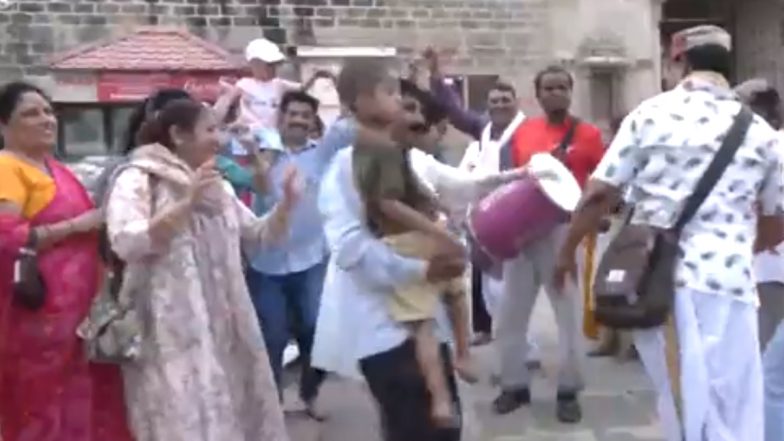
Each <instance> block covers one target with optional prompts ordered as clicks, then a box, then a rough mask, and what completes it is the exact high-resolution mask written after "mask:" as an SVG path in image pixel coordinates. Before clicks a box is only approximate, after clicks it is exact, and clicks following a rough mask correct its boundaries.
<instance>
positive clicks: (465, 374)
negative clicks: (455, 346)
mask: <svg viewBox="0 0 784 441" xmlns="http://www.w3.org/2000/svg"><path fill="white" fill-rule="evenodd" d="M455 371H457V375H458V376H459V377H460V378H461V379H462V380H463V381H465V382H466V383H468V384H476V383H477V382H479V374H477V373H476V367H475V366H474V360H473V359H472V358H471V356H470V355H466V356H463V357H459V358H457V359H456V360H455Z"/></svg>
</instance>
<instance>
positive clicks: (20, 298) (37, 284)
mask: <svg viewBox="0 0 784 441" xmlns="http://www.w3.org/2000/svg"><path fill="white" fill-rule="evenodd" d="M37 247H38V234H36V232H35V230H33V229H32V228H31V229H30V234H29V235H28V238H27V243H26V244H25V246H24V247H22V248H21V249H20V250H19V254H18V255H17V256H16V260H15V261H14V283H13V300H14V303H15V304H17V305H19V306H21V307H24V308H26V309H30V310H33V311H35V310H38V309H40V308H41V307H43V306H44V303H45V302H46V284H45V283H44V279H43V277H42V276H41V271H40V270H39V269H38V251H37V250H36V248H37Z"/></svg>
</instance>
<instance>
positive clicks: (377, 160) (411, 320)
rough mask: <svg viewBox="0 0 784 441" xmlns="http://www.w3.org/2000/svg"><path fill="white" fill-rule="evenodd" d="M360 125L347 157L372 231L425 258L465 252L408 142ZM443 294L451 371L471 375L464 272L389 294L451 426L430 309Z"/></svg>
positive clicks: (437, 409) (436, 408) (436, 411)
mask: <svg viewBox="0 0 784 441" xmlns="http://www.w3.org/2000/svg"><path fill="white" fill-rule="evenodd" d="M365 130H366V129H365ZM363 132H364V133H361V134H360V136H359V140H358V142H357V143H356V145H355V147H354V150H353V156H354V157H353V160H352V163H353V167H354V179H355V181H356V185H357V188H358V189H359V192H360V194H361V197H362V199H363V202H364V205H365V210H366V216H367V220H368V225H369V226H370V229H371V231H373V232H374V233H375V234H376V235H378V237H380V238H381V239H382V240H383V241H384V242H385V243H387V244H388V245H389V246H390V247H391V248H392V249H394V250H395V251H396V252H397V253H398V254H400V255H402V256H407V257H412V258H418V259H422V260H430V259H432V258H433V257H434V256H435V255H436V253H437V252H438V250H444V249H448V250H452V253H454V254H453V257H454V258H455V259H463V258H464V253H465V252H464V248H463V246H462V244H461V243H460V241H459V239H457V238H456V237H455V236H453V235H452V234H450V232H449V231H448V229H447V227H446V222H445V221H444V216H443V215H442V213H441V210H440V209H439V206H438V203H437V201H436V198H435V195H433V194H432V193H431V192H430V191H429V190H428V189H427V188H425V187H424V186H423V185H422V184H421V183H420V182H419V180H418V179H417V178H416V176H415V175H414V173H413V171H412V169H411V165H410V163H409V159H408V151H407V150H408V149H407V148H406V147H404V146H400V145H397V144H395V143H394V142H392V141H391V140H383V135H381V134H378V135H379V136H378V137H376V136H373V135H375V134H370V133H369V132H367V131H364V130H363ZM368 144H371V145H368ZM450 254H451V253H450ZM444 258H450V256H449V255H447V256H444ZM442 298H443V299H445V300H446V302H445V303H446V305H447V307H448V308H447V311H448V313H449V317H450V321H451V322H452V328H453V330H454V333H455V336H454V337H455V343H456V357H455V363H454V364H455V370H456V371H457V373H458V374H459V375H460V377H461V378H463V379H464V380H465V381H467V382H476V381H477V376H476V374H475V372H474V369H473V366H472V364H473V363H472V360H471V355H470V352H469V343H468V341H469V336H468V332H469V331H468V311H467V306H466V287H465V280H464V278H462V277H460V278H456V279H453V280H450V281H448V282H443V283H428V282H419V283H412V284H410V285H408V286H401V287H399V288H398V289H397V291H396V292H395V295H394V296H392V297H391V299H390V303H389V310H390V314H391V316H392V317H393V319H395V320H397V321H399V322H402V323H405V324H406V325H408V326H409V327H410V329H411V333H412V335H413V338H414V341H415V346H416V353H417V361H418V363H419V365H420V368H421V370H422V372H423V376H424V378H425V381H426V384H427V386H428V389H429V390H430V394H431V396H432V416H433V418H434V419H435V421H436V422H437V423H438V424H440V425H447V426H448V425H453V424H454V423H455V422H456V418H457V415H456V414H455V409H454V408H453V404H452V400H451V398H450V393H449V388H448V385H447V381H446V376H445V374H444V371H443V365H442V363H441V358H440V354H439V350H440V349H439V341H438V339H437V337H436V327H435V314H436V311H437V307H438V304H439V302H441V300H442Z"/></svg>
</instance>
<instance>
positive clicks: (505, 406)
mask: <svg viewBox="0 0 784 441" xmlns="http://www.w3.org/2000/svg"><path fill="white" fill-rule="evenodd" d="M528 404H531V391H530V390H528V389H518V390H505V391H501V395H499V396H498V398H496V399H495V400H494V401H493V410H495V413H497V414H499V415H506V414H508V413H512V412H514V411H515V410H517V409H519V408H521V407H522V406H525V405H528Z"/></svg>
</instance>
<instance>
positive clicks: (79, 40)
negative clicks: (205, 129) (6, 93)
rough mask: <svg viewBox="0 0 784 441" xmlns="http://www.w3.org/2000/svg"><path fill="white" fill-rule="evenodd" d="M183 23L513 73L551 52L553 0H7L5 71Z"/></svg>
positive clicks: (1, 56) (0, 55) (218, 38)
mask: <svg viewBox="0 0 784 441" xmlns="http://www.w3.org/2000/svg"><path fill="white" fill-rule="evenodd" d="M139 25H181V26H187V27H188V28H190V29H191V30H192V31H193V32H194V33H196V34H198V35H201V36H203V37H205V38H207V39H208V40H210V41H213V42H215V43H218V44H220V45H222V46H223V47H225V48H227V49H229V50H231V51H236V52H239V51H241V49H242V47H243V46H244V45H245V43H246V42H247V41H248V40H250V39H252V38H255V37H258V36H261V35H264V36H266V37H268V38H270V39H272V40H274V41H276V42H278V43H281V44H284V45H341V46H342V45H354V46H363V45H364V46H382V45H383V46H395V47H398V48H399V50H401V51H402V52H403V53H410V52H412V51H413V50H415V49H419V48H422V47H424V46H425V45H427V44H437V45H439V46H441V47H447V48H449V49H452V50H454V51H456V59H455V60H454V61H455V65H456V66H457V68H458V69H460V70H461V71H463V72H465V73H471V72H477V73H502V74H515V73H516V72H518V71H520V70H530V69H529V67H530V66H531V65H534V64H540V63H541V62H542V60H543V59H544V58H545V57H546V54H547V53H548V47H547V41H548V39H547V34H548V29H549V27H548V2H547V0H11V2H10V6H8V7H7V8H6V9H5V10H2V11H0V36H1V37H0V43H2V44H1V45H0V76H2V78H10V77H17V76H20V75H23V74H25V75H45V74H46V66H47V58H48V56H50V55H51V54H52V53H57V52H61V51H64V50H67V49H71V48H73V47H75V46H78V45H80V44H83V43H89V42H94V41H96V40H100V39H102V38H107V37H111V36H115V35H120V34H122V33H125V32H128V31H129V30H131V29H133V28H134V27H135V26H139Z"/></svg>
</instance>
